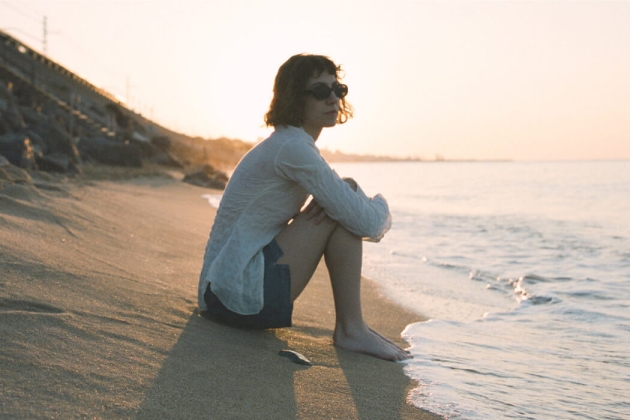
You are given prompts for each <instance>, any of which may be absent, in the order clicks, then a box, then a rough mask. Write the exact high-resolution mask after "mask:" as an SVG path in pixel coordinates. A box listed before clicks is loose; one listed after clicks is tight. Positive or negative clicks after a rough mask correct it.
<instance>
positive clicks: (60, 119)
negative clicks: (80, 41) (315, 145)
mask: <svg viewBox="0 0 630 420" xmlns="http://www.w3.org/2000/svg"><path fill="white" fill-rule="evenodd" d="M251 146H252V145H251V144H248V143H245V142H242V141H239V140H229V139H217V140H205V139H202V138H192V137H189V136H186V135H184V134H181V133H176V132H173V131H171V130H169V129H167V128H166V127H163V126H160V125H159V124H157V123H155V122H154V121H151V120H149V119H148V118H146V117H145V116H143V115H141V114H138V113H136V112H134V111H133V110H130V109H128V108H127V107H126V106H125V104H124V103H122V102H120V101H119V100H118V99H116V98H115V97H114V96H113V95H111V94H110V93H108V92H106V91H104V90H103V89H100V88H98V87H96V86H94V85H92V84H91V83H90V82H88V81H87V80H85V79H83V78H82V77H81V76H79V75H77V74H75V73H73V72H71V71H70V70H68V69H66V68H65V67H63V66H62V65H60V64H59V63H56V62H54V61H52V60H50V59H49V58H48V57H46V56H43V55H41V54H39V53H38V52H37V51H35V50H34V49H32V48H30V47H29V46H28V45H26V44H25V43H23V42H22V41H20V40H18V39H16V38H14V37H12V36H11V35H8V34H6V33H4V32H1V31H0V154H1V155H2V156H4V157H5V158H6V159H8V160H9V161H10V162H11V163H12V164H14V165H16V166H20V167H23V168H25V169H30V170H44V171H55V172H68V173H76V172H81V167H82V165H83V164H84V163H85V162H96V163H100V164H105V165H112V166H123V167H141V166H143V165H145V164H147V163H151V164H158V165H165V166H172V167H177V168H184V169H186V168H190V167H195V166H200V165H206V164H210V165H212V166H213V167H214V168H217V169H220V170H224V171H228V170H231V169H232V168H233V167H234V165H235V164H236V163H237V162H238V161H239V159H240V158H241V157H242V156H243V154H244V153H245V152H247V150H249V149H250V148H251Z"/></svg>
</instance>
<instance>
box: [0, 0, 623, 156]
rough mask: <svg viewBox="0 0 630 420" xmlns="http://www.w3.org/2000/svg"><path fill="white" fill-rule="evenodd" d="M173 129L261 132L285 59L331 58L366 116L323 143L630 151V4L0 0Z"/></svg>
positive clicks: (417, 150) (528, 152) (410, 149)
mask: <svg viewBox="0 0 630 420" xmlns="http://www.w3.org/2000/svg"><path fill="white" fill-rule="evenodd" d="M44 16H45V17H46V20H47V31H48V33H47V47H46V48H47V53H48V55H49V56H50V58H52V59H53V60H55V61H58V62H59V63H61V64H62V65H64V66H66V67H68V68H69V69H70V70H73V71H75V72H77V73H78V74H80V75H81V76H83V77H85V78H86V79H88V80H90V81H91V82H92V83H94V84H96V85H98V86H101V87H103V88H105V89H106V90H109V91H111V92H112V93H114V94H116V95H118V96H119V97H123V98H127V99H128V100H129V105H130V106H131V107H132V108H134V109H136V110H137V111H139V112H141V113H142V114H144V115H147V116H153V117H154V118H155V119H156V120H157V121H158V122H160V123H162V124H164V125H166V126H167V127H169V128H172V129H175V130H178V131H181V132H184V133H187V134H190V135H199V136H202V137H204V138H217V137H222V136H224V137H229V138H239V139H242V140H245V141H252V142H253V141H256V140H257V139H258V138H259V137H265V136H266V135H267V134H268V133H269V130H268V129H266V128H264V127H263V115H264V113H265V112H266V110H267V107H268V104H269V100H270V98H271V88H272V84H273V78H274V76H275V73H276V71H277V69H278V67H279V66H280V65H281V64H282V63H283V62H284V61H285V60H286V59H287V58H288V57H289V56H291V55H293V54H296V53H300V52H310V53H317V54H324V55H328V56H330V57H331V58H332V59H333V60H335V61H336V62H337V63H340V64H341V65H342V66H343V68H344V70H345V72H346V77H345V78H344V82H345V83H347V84H348V85H349V87H350V93H349V95H348V100H349V101H350V102H351V103H352V104H353V106H354V107H355V118H354V119H353V120H351V121H350V122H349V123H347V124H345V125H344V126H341V127H337V128H334V129H330V130H326V131H324V133H323V134H322V136H321V137H320V140H319V141H318V144H320V147H326V148H329V149H332V150H334V149H339V150H341V151H344V152H347V153H369V154H382V155H395V156H418V157H422V158H425V159H433V158H434V157H435V156H436V155H438V154H439V155H442V156H444V157H446V158H449V159H466V158H471V159H516V160H556V159H630V123H629V122H628V121H630V118H629V116H630V77H628V75H630V25H628V22H630V2H568V1H563V2H547V1H543V2H508V1H505V2H500V1H497V2H472V1H471V2H468V1H462V2H451V1H446V2H424V1H397V0H394V1H385V0H383V1H381V0H375V1H367V2H363V1H361V2H359V1H349V0H348V1H341V2H336V1H335V2H333V1H320V2H317V3H312V2H302V1H295V2H290V1H276V0H273V1H264V2H260V1H243V0H238V1H206V2H202V1H159V2H157V1H156V2H151V1H132V2H127V1H126V2H122V1H17V0H11V1H0V29H2V30H4V31H6V32H8V33H10V34H12V35H14V36H15V37H17V38H19V39H21V40H23V41H24V42H25V43H26V44H28V45H29V46H31V47H33V48H35V49H38V50H40V51H42V50H43V35H42V34H43V32H42V31H43V18H44Z"/></svg>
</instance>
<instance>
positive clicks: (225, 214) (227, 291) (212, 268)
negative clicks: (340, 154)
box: [198, 126, 391, 315]
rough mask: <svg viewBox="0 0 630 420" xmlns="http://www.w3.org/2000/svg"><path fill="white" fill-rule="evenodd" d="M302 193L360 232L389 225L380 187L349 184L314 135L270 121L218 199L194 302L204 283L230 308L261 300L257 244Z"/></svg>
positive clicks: (258, 304) (252, 309) (251, 306)
mask: <svg viewBox="0 0 630 420" xmlns="http://www.w3.org/2000/svg"><path fill="white" fill-rule="evenodd" d="M309 195H312V196H313V197H314V198H315V199H316V200H317V202H318V203H319V204H320V205H321V206H322V207H323V208H324V209H325V211H326V213H327V215H328V216H329V217H330V218H331V219H333V220H336V221H338V222H339V223H341V225H342V226H344V227H345V228H346V229H348V230H349V231H350V232H352V233H354V234H355V235H357V236H360V237H362V238H365V239H369V240H373V241H378V240H380V239H381V238H382V237H383V235H384V234H385V233H386V232H387V231H388V230H389V228H390V226H391V215H390V213H389V208H388V206H387V202H386V201H385V199H384V198H383V196H381V195H380V194H378V195H376V196H375V197H374V198H369V197H367V196H366V195H365V194H364V193H363V191H362V190H361V189H360V188H358V190H357V191H356V192H355V191H353V190H352V188H350V186H349V185H348V184H347V183H346V182H344V181H343V180H342V179H341V178H340V177H339V176H338V175H337V174H336V173H335V172H334V171H333V170H332V169H331V168H330V166H328V163H326V161H325V160H324V159H323V158H322V157H321V155H320V153H319V149H317V147H316V146H315V142H314V141H313V138H312V137H311V136H310V135H308V134H307V133H306V132H305V131H304V130H302V129H301V128H297V127H291V126H288V127H281V128H277V129H276V130H275V131H274V132H273V134H272V135H271V136H270V137H269V138H267V139H266V140H264V141H262V142H261V143H259V144H258V145H257V146H256V147H254V148H253V149H252V150H250V151H249V152H248V153H247V154H246V155H245V156H244V157H243V159H242V160H241V161H240V162H239V164H238V166H237V167H236V169H235V170H234V173H233V175H232V177H231V179H230V181H229V182H228V185H227V187H226V189H225V192H224V194H223V198H222V199H221V204H220V205H219V209H218V210H217V214H216V217H215V219H214V224H213V226H212V230H211V232H210V239H209V240H208V244H207V245H206V252H205V255H204V262H203V268H202V270H201V276H200V279H199V294H198V301H199V302H198V303H199V309H200V310H205V309H207V308H206V304H205V302H204V299H203V295H204V293H205V291H206V288H207V286H208V283H211V288H212V291H213V292H214V293H215V294H216V295H217V296H218V297H219V299H220V300H221V302H222V303H223V304H224V305H225V306H226V307H227V308H229V309H230V310H232V311H234V312H237V313H240V314H243V315H249V314H256V313H258V312H260V310H261V309H262V307H263V303H264V302H263V272H264V258H263V253H262V249H263V247H264V246H265V245H267V244H268V243H269V242H271V240H272V239H273V238H274V237H275V236H276V235H277V234H278V233H280V232H281V231H282V229H283V228H284V227H285V226H287V224H288V222H289V221H290V220H291V219H292V218H293V217H295V216H296V215H297V214H298V213H299V211H300V209H301V208H302V206H303V205H304V203H305V202H306V199H307V198H308V196H309Z"/></svg>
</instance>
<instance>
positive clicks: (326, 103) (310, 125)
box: [302, 72, 339, 140]
mask: <svg viewBox="0 0 630 420" xmlns="http://www.w3.org/2000/svg"><path fill="white" fill-rule="evenodd" d="M336 82H337V78H336V77H335V76H334V75H332V74H330V73H326V72H324V73H322V74H320V75H318V76H317V77H311V78H310V79H309V81H308V82H307V84H306V89H311V88H312V87H313V86H316V85H318V84H324V85H326V86H328V87H332V85H333V83H336ZM337 115H339V98H338V97H337V96H335V93H334V92H330V95H329V96H328V98H326V99H315V98H314V97H313V96H312V95H307V96H306V104H305V107H304V124H303V125H302V128H303V129H304V131H306V132H307V133H308V134H310V135H311V137H313V139H314V140H317V138H318V137H319V134H320V133H321V131H322V129H323V128H324V127H334V126H335V125H336V124H337Z"/></svg>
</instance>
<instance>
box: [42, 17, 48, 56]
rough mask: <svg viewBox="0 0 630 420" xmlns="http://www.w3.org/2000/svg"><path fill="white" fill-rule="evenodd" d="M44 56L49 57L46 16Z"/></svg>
mask: <svg viewBox="0 0 630 420" xmlns="http://www.w3.org/2000/svg"><path fill="white" fill-rule="evenodd" d="M43 44H44V55H48V28H47V26H46V16H44V38H43Z"/></svg>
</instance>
